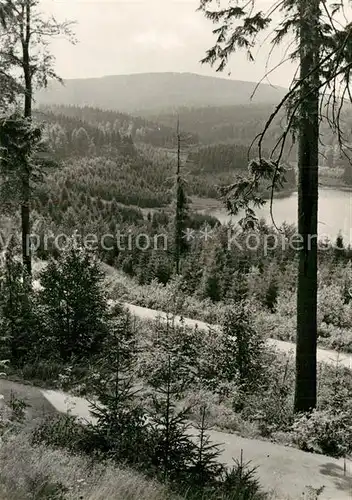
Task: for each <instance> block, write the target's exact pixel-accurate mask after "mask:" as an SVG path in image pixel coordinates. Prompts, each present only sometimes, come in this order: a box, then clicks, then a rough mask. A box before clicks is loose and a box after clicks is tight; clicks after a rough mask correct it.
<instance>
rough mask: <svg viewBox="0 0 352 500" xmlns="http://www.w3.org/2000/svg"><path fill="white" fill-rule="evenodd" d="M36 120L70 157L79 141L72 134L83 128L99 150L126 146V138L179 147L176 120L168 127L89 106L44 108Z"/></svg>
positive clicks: (191, 138)
mask: <svg viewBox="0 0 352 500" xmlns="http://www.w3.org/2000/svg"><path fill="white" fill-rule="evenodd" d="M35 116H36V118H37V120H38V121H39V122H44V123H45V128H46V132H47V134H48V135H49V136H50V140H51V142H52V143H54V144H56V146H57V147H59V148H60V147H61V153H62V154H64V153H65V151H64V149H65V147H64V144H66V146H67V147H66V153H68V154H72V153H73V152H74V150H75V147H74V146H72V144H71V143H72V142H75V138H73V137H72V134H73V132H74V130H76V131H78V130H79V129H81V128H83V129H85V131H86V132H87V134H88V136H89V139H90V140H92V141H93V143H94V145H95V146H96V147H98V148H99V147H101V146H107V145H109V144H110V145H111V144H115V146H116V145H117V144H118V143H121V141H122V142H126V138H131V139H132V140H133V141H136V142H142V143H146V144H151V145H153V146H157V147H173V146H175V144H176V119H175V120H174V122H173V123H172V124H171V126H170V127H168V126H164V125H160V124H158V123H154V122H152V121H149V120H146V119H144V118H140V117H135V116H131V115H128V114H126V113H119V112H116V111H104V110H102V109H99V108H91V107H88V106H85V107H82V108H80V107H78V106H51V107H45V106H41V107H40V108H39V109H37V110H36V113H35ZM81 135H82V134H81ZM188 137H189V142H190V143H192V144H197V143H198V141H199V139H198V137H197V135H196V134H188ZM82 141H83V142H84V139H83V138H82ZM62 142H63V144H61V143H62ZM86 142H87V139H86ZM127 142H128V141H127ZM70 144H71V146H70ZM85 151H86V150H85Z"/></svg>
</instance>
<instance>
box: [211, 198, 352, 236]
mask: <svg viewBox="0 0 352 500" xmlns="http://www.w3.org/2000/svg"><path fill="white" fill-rule="evenodd" d="M297 203H298V194H297V193H293V194H292V195H291V196H289V197H287V198H278V199H275V200H274V203H273V215H274V220H275V224H276V225H277V226H279V225H280V224H282V223H283V222H287V223H288V224H297ZM256 213H257V215H258V217H260V218H264V219H265V220H266V222H267V223H268V224H270V223H271V217H270V202H267V203H266V204H265V205H264V207H263V208H261V209H257V211H256ZM211 215H213V216H214V217H216V218H217V219H218V220H220V222H222V223H226V222H228V221H230V220H232V221H233V222H236V221H237V220H239V219H240V218H241V215H239V216H236V217H233V216H232V217H231V216H229V215H228V213H227V212H226V210H225V209H219V210H212V211H211ZM318 221H319V224H318V234H319V238H324V237H328V238H329V239H332V240H335V239H336V236H337V235H338V233H339V232H341V234H342V235H343V238H344V242H345V243H346V244H348V243H350V244H351V245H352V192H349V191H341V190H339V189H330V188H320V190H319V216H318Z"/></svg>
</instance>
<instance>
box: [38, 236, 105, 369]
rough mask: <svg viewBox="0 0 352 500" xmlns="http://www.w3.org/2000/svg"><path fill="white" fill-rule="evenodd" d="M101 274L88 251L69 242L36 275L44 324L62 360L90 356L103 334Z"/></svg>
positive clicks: (98, 347)
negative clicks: (63, 249)
mask: <svg viewBox="0 0 352 500" xmlns="http://www.w3.org/2000/svg"><path fill="white" fill-rule="evenodd" d="M104 276H105V275H104V273H103V272H102V270H101V269H100V265H99V262H98V261H97V259H96V258H95V257H94V255H92V252H90V251H89V250H87V249H83V248H79V247H76V246H75V245H74V244H73V242H71V243H70V245H69V247H68V249H67V250H65V251H62V252H61V253H60V254H59V256H58V259H57V261H55V260H53V259H51V260H50V261H49V263H48V265H47V267H46V268H45V269H44V270H43V271H42V272H41V274H40V284H41V286H42V287H43V289H42V290H41V291H40V295H39V296H40V302H41V304H42V307H43V310H44V312H45V318H46V325H45V327H46V329H47V332H48V336H49V338H50V339H52V342H53V349H55V350H57V352H58V353H59V355H60V357H61V359H63V360H65V361H66V360H69V359H70V358H71V357H76V358H78V359H81V358H85V357H90V356H92V355H94V354H96V353H97V352H98V351H99V349H100V346H101V342H102V341H103V339H104V338H105V335H106V314H107V298H106V295H105V292H104V289H103V280H104ZM43 326H44V325H43Z"/></svg>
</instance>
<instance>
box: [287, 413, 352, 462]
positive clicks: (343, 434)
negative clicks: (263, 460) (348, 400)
mask: <svg viewBox="0 0 352 500" xmlns="http://www.w3.org/2000/svg"><path fill="white" fill-rule="evenodd" d="M292 433H293V434H292V438H293V442H294V443H295V444H297V445H298V447H299V448H300V449H301V450H304V451H310V452H313V453H322V454H324V455H330V456H333V457H343V456H346V455H347V454H349V453H351V451H352V423H351V414H350V412H345V411H338V412H335V411H333V410H332V409H326V410H314V411H313V412H312V414H311V415H301V416H298V417H297V418H296V420H295V422H294V424H293V425H292Z"/></svg>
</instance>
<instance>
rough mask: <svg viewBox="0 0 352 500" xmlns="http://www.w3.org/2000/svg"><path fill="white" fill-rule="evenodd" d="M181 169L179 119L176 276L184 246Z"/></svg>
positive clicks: (178, 124) (178, 126)
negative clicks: (182, 246)
mask: <svg viewBox="0 0 352 500" xmlns="http://www.w3.org/2000/svg"><path fill="white" fill-rule="evenodd" d="M180 167H181V136H180V120H179V118H178V119H177V167H176V214H175V251H174V252H175V253H174V258H175V268H176V274H177V275H178V274H179V273H180V258H181V245H182V237H183V234H182V229H183V228H182V220H181V215H182V214H181V211H182V206H181V203H182V200H180V189H182V188H181V186H180V181H181V179H180Z"/></svg>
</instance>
